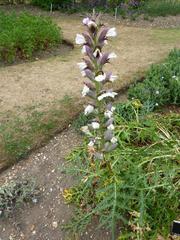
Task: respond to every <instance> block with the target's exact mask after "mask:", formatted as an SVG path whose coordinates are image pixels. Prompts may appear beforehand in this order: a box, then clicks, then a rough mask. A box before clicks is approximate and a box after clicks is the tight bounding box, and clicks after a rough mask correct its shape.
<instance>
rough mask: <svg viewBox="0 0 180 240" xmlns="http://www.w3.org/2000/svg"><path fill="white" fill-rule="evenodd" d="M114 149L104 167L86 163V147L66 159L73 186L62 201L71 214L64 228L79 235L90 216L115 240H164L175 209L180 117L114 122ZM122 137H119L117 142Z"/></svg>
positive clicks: (178, 195) (179, 148) (121, 118)
mask: <svg viewBox="0 0 180 240" xmlns="http://www.w3.org/2000/svg"><path fill="white" fill-rule="evenodd" d="M115 119H116V121H115V123H116V137H117V138H118V142H119V146H120V147H118V148H117V149H116V150H115V151H113V152H110V153H109V154H108V155H107V156H106V162H101V164H99V162H94V164H92V163H91V162H90V161H89V159H88V153H87V149H86V147H85V146H86V145H84V146H81V147H79V148H78V149H76V150H75V151H73V152H72V153H71V155H70V156H69V158H68V160H69V161H68V165H69V167H68V168H67V172H69V173H70V174H74V176H75V177H76V178H77V184H76V185H75V186H74V187H73V188H70V189H68V190H67V189H66V192H65V193H64V197H65V198H66V197H67V198H66V200H67V202H68V203H74V206H75V214H74V218H73V219H72V221H71V222H70V223H69V224H68V225H66V228H67V229H69V230H71V231H74V232H75V233H77V232H83V231H84V230H85V229H86V227H87V225H88V224H89V223H90V222H91V221H92V220H93V218H94V216H96V217H97V216H98V218H99V226H98V227H101V226H105V227H108V228H110V230H111V231H112V239H116V237H118V234H117V235H116V229H117V228H116V226H117V224H118V225H119V224H120V226H121V232H120V233H119V239H128V240H129V239H134V240H135V239H136V240H137V239H143V240H145V239H147V240H148V239H157V236H158V234H161V235H162V236H164V237H167V236H168V234H169V226H170V225H171V222H172V221H173V220H174V219H176V218H177V217H178V216H179V214H180V212H179V210H178V206H179V200H178V199H179V197H180V194H179V177H178V171H179V159H180V139H179V136H180V135H179V120H178V119H179V115H178V114H172V115H168V116H161V115H157V114H151V115H148V116H145V117H142V118H138V121H137V119H136V118H134V119H132V120H130V121H126V120H125V119H124V118H123V117H121V116H120V115H116V116H115ZM122 134H123V136H124V137H122Z"/></svg>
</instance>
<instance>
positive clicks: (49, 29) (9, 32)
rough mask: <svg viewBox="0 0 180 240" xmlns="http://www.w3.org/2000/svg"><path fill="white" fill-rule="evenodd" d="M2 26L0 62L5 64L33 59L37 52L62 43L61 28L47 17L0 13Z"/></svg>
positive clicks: (0, 33) (0, 24)
mask: <svg viewBox="0 0 180 240" xmlns="http://www.w3.org/2000/svg"><path fill="white" fill-rule="evenodd" d="M0 26H1V30H0V61H1V62H4V63H13V62H15V61H16V60H19V59H20V60H24V59H31V58H32V57H33V56H34V55H35V53H36V52H38V51H44V50H49V49H52V48H53V47H57V46H58V45H59V44H61V43H62V33H61V29H60V27H58V26H57V25H56V24H55V23H53V22H52V20H51V19H50V18H47V17H46V18H45V17H39V16H33V15H30V14H28V13H20V14H18V15H16V14H15V13H9V14H7V13H4V12H0Z"/></svg>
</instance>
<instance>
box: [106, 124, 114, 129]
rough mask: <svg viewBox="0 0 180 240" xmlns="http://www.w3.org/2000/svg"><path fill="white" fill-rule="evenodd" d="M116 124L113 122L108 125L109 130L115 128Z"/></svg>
mask: <svg viewBox="0 0 180 240" xmlns="http://www.w3.org/2000/svg"><path fill="white" fill-rule="evenodd" d="M114 128H115V127H114V125H113V124H110V125H109V126H108V127H107V129H109V130H114Z"/></svg>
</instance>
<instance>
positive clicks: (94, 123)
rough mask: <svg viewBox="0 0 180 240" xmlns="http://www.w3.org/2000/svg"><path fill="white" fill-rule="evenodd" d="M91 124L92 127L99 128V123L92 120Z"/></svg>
mask: <svg viewBox="0 0 180 240" xmlns="http://www.w3.org/2000/svg"><path fill="white" fill-rule="evenodd" d="M91 126H92V128H93V129H99V127H100V124H99V123H98V122H92V123H91Z"/></svg>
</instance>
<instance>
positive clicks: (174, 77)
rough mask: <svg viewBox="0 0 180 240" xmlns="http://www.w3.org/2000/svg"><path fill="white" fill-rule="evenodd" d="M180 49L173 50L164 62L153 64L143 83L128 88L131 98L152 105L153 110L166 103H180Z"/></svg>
mask: <svg viewBox="0 0 180 240" xmlns="http://www.w3.org/2000/svg"><path fill="white" fill-rule="evenodd" d="M179 62H180V50H178V49H177V50H173V51H172V52H171V53H170V54H169V57H168V58H167V59H166V60H165V62H164V63H161V64H156V65H152V67H151V68H150V70H149V71H148V72H147V74H146V76H145V80H144V81H143V82H142V83H137V84H136V83H135V84H134V85H133V86H131V87H130V89H129V90H128V97H129V98H130V99H132V98H135V99H139V100H140V101H141V103H142V104H145V105H151V106H152V108H151V109H152V110H153V109H154V108H156V107H158V106H162V105H165V104H180V87H179V86H180V66H179Z"/></svg>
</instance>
